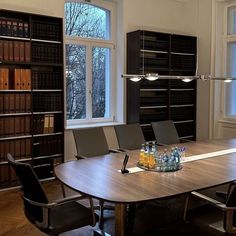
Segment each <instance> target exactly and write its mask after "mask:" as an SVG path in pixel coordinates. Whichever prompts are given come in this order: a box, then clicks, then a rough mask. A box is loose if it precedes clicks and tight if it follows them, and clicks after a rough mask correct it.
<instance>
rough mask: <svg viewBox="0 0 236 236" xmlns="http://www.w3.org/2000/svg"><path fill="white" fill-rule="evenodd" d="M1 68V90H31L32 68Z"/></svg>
mask: <svg viewBox="0 0 236 236" xmlns="http://www.w3.org/2000/svg"><path fill="white" fill-rule="evenodd" d="M10 72H11V71H9V69H8V68H0V90H9V89H14V90H31V70H30V69H14V71H13V73H10Z"/></svg>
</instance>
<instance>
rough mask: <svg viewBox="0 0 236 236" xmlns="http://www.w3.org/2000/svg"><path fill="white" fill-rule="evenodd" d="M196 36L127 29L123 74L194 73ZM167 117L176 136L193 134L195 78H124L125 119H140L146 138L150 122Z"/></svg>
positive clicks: (149, 138) (194, 127) (194, 123)
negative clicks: (186, 79) (128, 30)
mask: <svg viewBox="0 0 236 236" xmlns="http://www.w3.org/2000/svg"><path fill="white" fill-rule="evenodd" d="M196 44H197V38H196V37H193V36H186V35H177V34H167V33H161V32H153V31H145V30H137V31H133V32H129V33H127V74H146V73H158V74H160V75H195V71H196V58H197V46H196ZM167 119H171V120H173V121H174V124H175V126H176V129H177V131H178V134H179V136H180V137H183V138H188V139H192V140H195V138H196V81H192V82H189V83H185V82H182V81H181V80H174V79H171V80H164V79H163V80H161V79H158V80H155V81H148V80H141V81H139V82H136V83H135V82H132V81H130V80H127V123H140V124H141V127H142V129H143V133H144V136H145V139H146V140H147V141H151V140H155V137H154V134H153V131H152V127H151V124H150V123H151V122H154V121H161V120H167Z"/></svg>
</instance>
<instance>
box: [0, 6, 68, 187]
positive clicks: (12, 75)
mask: <svg viewBox="0 0 236 236" xmlns="http://www.w3.org/2000/svg"><path fill="white" fill-rule="evenodd" d="M63 74H64V71H63V19H62V18H57V17H51V16H43V15H36V14H31V13H24V12H15V11H9V10H4V9H2V10H0V189H2V188H9V187H13V186H16V185H18V184H19V182H18V180H17V178H16V176H15V174H14V171H12V170H11V168H10V167H9V165H8V163H7V160H6V156H7V153H8V152H10V153H11V154H12V155H13V156H14V157H15V159H16V160H18V161H21V162H27V163H29V164H31V165H32V167H33V168H34V169H35V171H36V174H37V175H38V177H39V178H40V179H50V178H53V177H54V166H55V165H56V164H58V163H61V162H63V161H64V100H63V98H64V82H63V77H64V76H63Z"/></svg>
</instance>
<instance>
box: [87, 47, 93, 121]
mask: <svg viewBox="0 0 236 236" xmlns="http://www.w3.org/2000/svg"><path fill="white" fill-rule="evenodd" d="M86 62H87V67H86V99H87V104H86V116H87V118H88V120H90V119H92V91H93V88H92V86H93V84H92V83H93V80H92V76H93V74H92V46H91V45H88V46H87V51H86Z"/></svg>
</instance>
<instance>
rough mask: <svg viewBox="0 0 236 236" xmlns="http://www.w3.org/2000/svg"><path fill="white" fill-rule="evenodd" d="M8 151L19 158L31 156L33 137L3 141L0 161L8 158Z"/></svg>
mask: <svg viewBox="0 0 236 236" xmlns="http://www.w3.org/2000/svg"><path fill="white" fill-rule="evenodd" d="M7 153H11V154H12V155H13V156H14V157H15V158H16V159H18V160H19V159H25V158H31V139H16V140H5V141H1V142H0V162H2V161H6V160H7Z"/></svg>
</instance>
